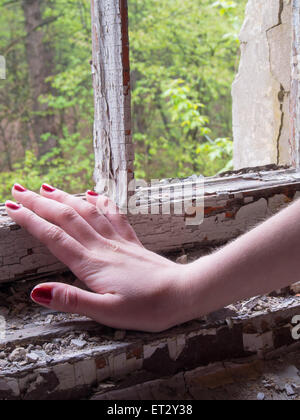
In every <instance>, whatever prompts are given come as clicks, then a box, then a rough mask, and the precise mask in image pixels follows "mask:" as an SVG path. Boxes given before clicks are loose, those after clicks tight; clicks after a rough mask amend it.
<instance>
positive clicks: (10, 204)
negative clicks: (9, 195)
mask: <svg viewBox="0 0 300 420" xmlns="http://www.w3.org/2000/svg"><path fill="white" fill-rule="evenodd" d="M5 205H6V207H8V208H9V209H10V210H19V209H20V208H21V206H19V205H18V204H16V203H14V202H13V201H7V202H6V203H5Z"/></svg>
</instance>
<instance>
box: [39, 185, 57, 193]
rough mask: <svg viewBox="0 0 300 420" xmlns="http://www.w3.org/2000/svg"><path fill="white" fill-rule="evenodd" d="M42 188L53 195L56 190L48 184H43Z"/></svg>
mask: <svg viewBox="0 0 300 420" xmlns="http://www.w3.org/2000/svg"><path fill="white" fill-rule="evenodd" d="M42 188H43V190H44V191H46V192H49V193H52V192H54V191H55V190H56V188H54V187H51V185H48V184H43V185H42Z"/></svg>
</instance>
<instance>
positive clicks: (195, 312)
mask: <svg viewBox="0 0 300 420" xmlns="http://www.w3.org/2000/svg"><path fill="white" fill-rule="evenodd" d="M210 266H211V259H210V256H207V257H202V258H201V259H200V260H198V261H196V262H195V263H192V264H188V265H185V266H182V271H181V274H180V277H181V280H180V283H181V296H182V297H181V301H182V306H183V317H184V318H185V319H184V320H183V321H182V322H187V321H191V320H193V319H197V318H200V317H203V316H204V315H207V314H208V313H211V312H212V311H213V310H215V309H216V308H214V296H213V295H214V291H213V282H212V279H211V278H210V276H209V273H210V270H209V267H210Z"/></svg>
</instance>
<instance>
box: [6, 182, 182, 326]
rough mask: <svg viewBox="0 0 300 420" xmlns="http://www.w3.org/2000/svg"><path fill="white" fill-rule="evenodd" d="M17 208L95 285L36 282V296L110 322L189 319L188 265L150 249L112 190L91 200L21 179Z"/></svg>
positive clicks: (13, 208) (18, 215) (12, 210)
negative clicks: (29, 187) (83, 287)
mask: <svg viewBox="0 0 300 420" xmlns="http://www.w3.org/2000/svg"><path fill="white" fill-rule="evenodd" d="M12 193H13V196H14V198H15V199H16V200H17V201H18V202H19V203H21V205H17V204H15V203H13V202H7V203H6V208H7V212H8V214H9V216H10V217H11V218H12V219H13V220H14V221H15V222H16V223H17V224H18V225H20V226H22V227H24V228H25V229H27V230H28V232H29V233H30V234H31V235H33V236H34V237H35V238H37V239H38V240H39V241H41V242H43V243H44V244H45V245H46V246H47V247H48V248H49V250H50V251H51V252H52V254H54V255H55V256H56V257H57V258H58V259H59V260H61V261H62V262H63V263H64V264H65V265H66V266H68V267H69V268H70V270H71V271H72V272H73V273H74V274H75V275H76V276H77V277H78V278H79V279H80V280H81V281H82V282H84V283H85V285H86V286H87V288H88V289H89V290H90V291H84V290H81V289H78V288H76V287H73V286H69V285H65V284H60V283H46V284H41V285H40V286H38V287H36V288H35V289H34V290H33V292H32V299H33V300H34V301H35V302H36V303H39V304H41V305H43V306H46V307H49V308H53V309H55V310H59V311H63V312H70V313H77V314H80V315H86V316H88V317H90V318H92V319H94V320H95V321H97V322H99V323H102V324H104V325H107V326H110V327H114V328H121V329H134V330H143V331H150V332H158V331H162V330H165V329H167V328H169V327H171V326H174V325H176V324H179V323H180V322H184V321H187V320H188V318H189V316H188V314H187V313H185V310H186V308H187V307H188V306H189V305H188V297H187V293H188V290H186V288H187V286H186V281H185V267H184V266H181V265H177V264H175V263H173V262H171V261H169V260H167V259H165V258H162V257H160V256H159V255H156V254H154V253H152V252H150V251H148V250H146V249H145V248H144V247H143V246H142V244H141V243H140V241H139V240H138V238H137V236H136V234H135V232H134V231H133V229H132V228H131V226H130V225H129V223H128V221H127V219H126V217H125V216H124V215H121V214H119V212H118V209H117V208H116V207H115V205H114V204H113V203H111V202H110V201H109V200H108V199H107V198H106V197H103V196H98V195H97V194H95V193H94V192H92V191H89V192H87V194H86V198H87V201H84V200H82V199H81V198H77V197H74V196H72V195H69V194H67V193H65V192H63V191H60V190H58V189H55V188H53V187H51V186H49V185H46V184H44V185H43V186H42V188H41V191H40V195H39V194H36V193H34V192H32V191H28V190H26V189H25V188H24V187H22V186H21V185H18V184H16V185H15V186H14V188H13V192H12Z"/></svg>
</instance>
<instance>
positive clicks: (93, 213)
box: [83, 206, 100, 219]
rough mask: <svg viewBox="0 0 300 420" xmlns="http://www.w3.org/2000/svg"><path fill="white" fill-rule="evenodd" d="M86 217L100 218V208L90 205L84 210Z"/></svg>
mask: <svg viewBox="0 0 300 420" xmlns="http://www.w3.org/2000/svg"><path fill="white" fill-rule="evenodd" d="M83 213H84V217H87V218H92V219H95V218H98V217H99V216H100V213H99V210H98V209H97V207H95V206H88V207H87V208H86V209H85V210H84V211H83Z"/></svg>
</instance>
